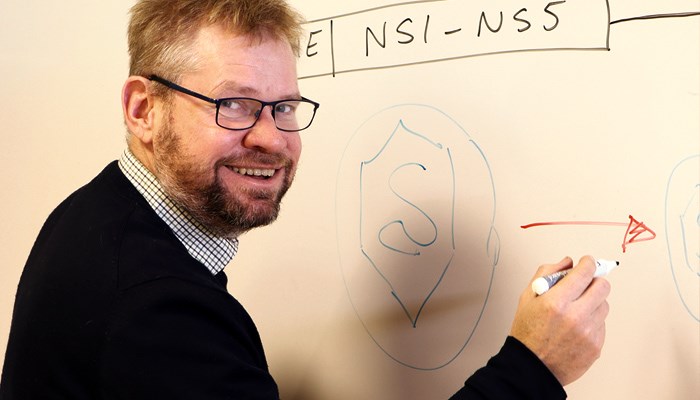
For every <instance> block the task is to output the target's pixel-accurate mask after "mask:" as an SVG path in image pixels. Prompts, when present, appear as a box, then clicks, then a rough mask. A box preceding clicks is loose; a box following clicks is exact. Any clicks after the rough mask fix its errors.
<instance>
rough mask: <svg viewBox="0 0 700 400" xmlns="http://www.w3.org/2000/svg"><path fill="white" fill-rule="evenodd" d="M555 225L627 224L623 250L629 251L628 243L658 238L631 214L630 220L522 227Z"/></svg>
mask: <svg viewBox="0 0 700 400" xmlns="http://www.w3.org/2000/svg"><path fill="white" fill-rule="evenodd" d="M554 225H583V226H590V225H595V226H626V227H627V231H626V232H625V238H624V240H623V241H622V252H623V253H624V252H626V251H627V245H630V244H632V243H638V242H645V241H647V240H653V239H654V238H656V233H655V232H654V231H653V230H651V228H649V227H648V226H646V225H645V224H644V223H643V222H639V221H637V220H636V219H635V218H634V217H633V216H631V215H630V216H629V222H604V221H553V222H535V223H532V224H527V225H522V226H521V228H523V229H529V228H534V227H537V226H554Z"/></svg>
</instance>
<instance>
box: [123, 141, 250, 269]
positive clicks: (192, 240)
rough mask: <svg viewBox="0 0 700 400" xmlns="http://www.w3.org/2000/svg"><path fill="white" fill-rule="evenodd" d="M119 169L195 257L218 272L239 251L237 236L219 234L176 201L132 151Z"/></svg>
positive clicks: (126, 154) (124, 155)
mask: <svg viewBox="0 0 700 400" xmlns="http://www.w3.org/2000/svg"><path fill="white" fill-rule="evenodd" d="M119 168H120V169H121V170H122V172H123V173H124V175H126V177H127V179H129V181H130V182H131V183H132V184H133V185H134V186H135V187H136V190H138V191H139V193H141V195H142V196H143V197H144V198H145V199H146V201H147V202H148V204H149V205H150V206H151V207H152V208H153V211H155V212H156V214H158V216H159V217H160V218H161V219H162V220H163V221H164V222H165V223H166V224H167V225H168V226H169V227H170V229H172V231H173V233H175V236H177V238H178V239H179V240H180V242H182V244H183V245H184V246H185V248H186V249H187V251H188V252H189V253H190V255H191V256H192V257H194V258H195V259H196V260H198V261H199V262H201V263H202V264H204V266H205V267H207V268H208V269H209V271H211V273H212V274H214V275H216V274H217V273H219V272H221V271H222V270H223V269H224V267H226V265H227V264H228V263H229V262H231V260H232V259H233V257H234V256H235V255H236V252H237V251H238V239H228V238H222V237H217V236H215V235H214V234H213V233H211V232H210V231H209V230H208V229H207V228H206V227H204V226H203V225H202V224H200V223H199V222H198V221H197V220H195V219H194V218H193V217H192V216H191V215H190V214H189V213H188V212H187V211H185V210H184V209H182V207H180V206H179V205H177V204H175V202H173V200H172V199H171V198H170V197H169V196H168V195H167V194H166V193H165V191H163V188H162V186H161V185H160V182H158V180H157V179H156V177H155V176H154V175H153V174H152V173H151V172H150V171H149V170H148V169H147V168H146V167H145V166H144V165H143V164H141V162H140V161H139V160H138V159H137V158H136V157H135V156H134V155H133V154H132V153H131V151H130V150H129V149H126V150H125V151H124V154H123V155H122V157H121V159H120V160H119Z"/></svg>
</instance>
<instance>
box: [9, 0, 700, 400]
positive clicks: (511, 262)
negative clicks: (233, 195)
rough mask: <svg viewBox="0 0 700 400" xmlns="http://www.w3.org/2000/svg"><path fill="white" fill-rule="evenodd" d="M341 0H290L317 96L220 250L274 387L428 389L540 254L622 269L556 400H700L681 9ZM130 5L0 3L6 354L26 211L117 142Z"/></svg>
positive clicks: (698, 49) (26, 245)
mask: <svg viewBox="0 0 700 400" xmlns="http://www.w3.org/2000/svg"><path fill="white" fill-rule="evenodd" d="M340 3H341V2H321V1H318V0H314V1H311V0H297V1H293V4H294V5H295V6H296V7H297V8H298V9H300V10H301V11H302V12H303V13H304V14H305V15H306V16H307V18H308V19H309V20H310V21H313V22H310V23H309V24H307V25H306V28H307V30H308V32H309V37H308V39H309V40H308V42H307V43H306V47H308V48H305V50H306V51H305V55H304V56H303V57H302V59H301V60H300V64H299V74H300V77H301V78H303V79H301V81H300V86H301V88H302V93H303V94H304V95H305V96H307V97H309V98H312V99H314V100H317V101H319V102H320V103H321V104H322V105H321V108H320V110H319V114H318V116H317V120H316V121H315V122H314V126H313V128H312V129H310V130H308V131H305V132H304V133H303V135H304V151H303V156H302V163H301V167H300V168H301V170H300V172H299V174H298V178H297V181H296V182H295V186H294V187H293V188H292V190H291V191H290V193H289V194H288V196H287V198H286V199H285V201H284V204H283V211H282V216H281V217H280V219H279V221H278V222H277V223H276V224H275V225H273V226H272V227H269V228H265V229H260V230H256V231H253V232H251V233H249V234H247V235H246V236H245V237H244V238H242V239H243V240H242V244H241V251H240V254H239V256H238V257H237V258H236V260H235V261H234V262H233V263H232V265H230V266H229V267H228V271H229V278H230V289H231V291H232V292H233V293H234V294H235V295H236V296H237V297H238V298H239V299H240V300H241V302H242V303H243V304H244V305H245V306H246V307H247V308H248V309H249V311H250V312H251V314H252V315H253V317H254V318H255V319H256V321H257V323H258V325H259V328H260V331H261V335H262V336H263V341H264V342H265V344H266V349H267V352H268V358H269V362H270V365H271V369H272V371H273V374H274V375H275V377H276V378H277V380H278V381H279V383H280V386H281V390H282V392H283V398H286V399H311V400H313V399H326V398H336V399H357V398H367V399H424V398H431V399H432V398H447V397H448V396H449V395H450V394H451V393H452V392H454V391H455V390H456V389H457V388H458V387H459V386H460V385H461V384H462V382H463V380H464V379H465V378H466V377H467V376H469V374H470V373H471V372H473V371H474V370H475V369H477V368H479V367H480V366H481V365H483V364H484V363H485V362H486V360H487V359H488V357H490V356H491V355H492V354H494V353H495V352H496V351H497V350H498V348H499V347H500V345H501V344H502V341H503V339H504V337H505V336H506V335H507V333H508V330H509V326H510V322H511V319H512V316H513V313H514V310H515V306H516V303H517V298H518V296H519V294H520V292H521V291H522V290H523V289H524V288H525V286H526V285H527V282H528V281H529V279H530V277H531V276H532V274H533V273H534V271H535V269H536V267H537V266H538V265H539V264H541V263H545V262H556V261H558V260H559V259H560V258H561V257H563V256H565V255H569V256H572V257H574V258H578V257H580V256H582V255H584V254H592V255H594V256H596V257H603V258H612V259H617V260H619V261H620V262H621V267H620V268H619V269H618V270H616V271H615V272H614V273H613V274H612V275H611V276H610V277H609V280H610V282H611V283H612V285H613V292H612V294H611V295H610V298H609V303H610V305H611V313H610V316H609V318H608V322H607V341H606V346H605V348H604V352H603V355H602V357H601V359H600V360H599V361H598V362H597V363H596V364H595V365H594V366H593V368H592V369H591V370H590V371H589V373H588V374H586V375H585V376H584V377H583V378H582V379H580V380H579V381H577V382H575V383H574V384H572V385H570V386H569V387H567V391H568V392H569V394H570V398H574V399H578V398H583V399H585V398H620V399H627V398H654V399H682V398H692V396H693V395H694V394H695V393H698V392H699V391H700V382H699V381H698V379H697V377H698V376H699V375H700V343H699V342H698V336H699V335H700V322H699V319H700V281H699V276H698V272H699V271H700V264H699V261H698V256H697V254H698V243H700V237H699V234H700V229H699V228H698V223H699V221H698V212H699V209H700V194H699V193H698V182H699V181H700V179H699V176H698V175H699V174H700V167H699V166H698V153H700V135H699V134H698V133H699V132H700V76H699V75H700V74H698V71H699V70H700V43H698V40H699V39H698V38H700V17H698V16H679V15H676V14H678V13H685V12H696V11H700V3H698V2H697V1H687V0H672V1H666V2H663V4H660V3H659V2H655V1H629V0H610V1H609V4H608V3H607V2H605V1H590V2H586V3H585V5H582V4H584V3H579V2H575V1H573V0H569V1H566V2H562V3H558V4H554V5H551V6H550V7H549V8H547V10H545V7H546V5H547V4H548V3H549V2H547V1H525V0H522V1H515V0H508V1H501V2H498V4H497V5H494V4H491V3H493V2H459V1H456V0H448V1H424V2H414V3H410V4H409V3H402V4H399V5H394V6H392V7H388V6H389V5H391V4H394V3H391V2H381V3H377V2H376V1H365V0H358V1H353V2H342V3H343V4H340ZM131 4H132V2H130V1H122V2H109V4H106V3H104V4H103V3H100V4H99V5H95V4H93V2H86V1H78V0H73V1H68V2H61V4H60V5H58V4H55V5H54V4H53V3H51V4H45V3H41V6H39V3H38V2H35V1H23V2H20V1H9V2H7V1H6V2H3V3H2V4H0V34H2V37H3V38H5V39H3V41H2V42H0V61H1V62H0V72H2V73H3V76H5V77H6V79H5V80H4V82H3V90H2V91H1V92H0V118H2V123H3V126H4V127H5V133H4V139H5V145H4V150H5V151H4V152H3V155H2V158H1V159H0V163H2V167H3V168H2V171H3V173H2V175H0V176H1V179H2V187H3V188H5V189H4V190H3V192H2V194H0V196H2V204H3V207H2V210H1V211H0V213H2V216H1V218H2V221H3V225H4V226H5V227H6V229H4V230H2V231H1V233H0V243H1V244H2V248H3V250H4V251H3V252H2V255H0V257H2V259H1V263H2V266H3V268H2V269H1V270H0V348H2V349H3V350H2V351H4V348H5V345H6V340H7V333H8V331H9V323H10V318H11V310H12V303H13V299H14V291H15V288H16V284H17V281H18V279H19V275H20V273H21V268H22V265H23V263H24V260H25V259H26V256H27V254H28V252H29V249H30V247H31V245H32V243H33V240H34V238H35V235H36V233H37V232H38V229H39V228H40V226H41V224H42V223H43V221H44V219H45V217H46V216H47V215H48V213H49V212H50V211H51V210H52V209H53V207H54V206H55V205H56V204H57V203H58V202H59V201H60V200H61V199H63V198H64V197H65V196H66V195H67V194H69V193H70V192H72V191H73V190H74V189H75V188H76V187H78V186H79V185H82V184H83V183H85V182H86V181H87V180H89V179H90V178H91V177H92V176H94V175H95V174H96V173H97V172H98V171H99V170H100V169H101V168H102V167H103V165H104V164H106V163H107V162H108V161H110V160H112V159H115V158H117V157H118V156H119V154H120V153H121V151H122V149H123V146H124V145H123V132H124V128H123V125H122V122H121V115H120V107H119V90H120V88H121V84H122V82H123V80H124V78H125V76H126V70H127V68H126V64H127V57H126V49H125V29H126V28H125V27H126V21H127V16H126V13H127V11H128V8H129V7H130V5H131ZM385 6H386V7H385ZM522 8H527V9H528V11H527V12H521V13H519V14H518V11H519V10H521V9H522ZM360 11H363V12H360ZM500 11H503V15H504V20H503V25H502V26H501V30H499V31H498V32H491V30H488V27H486V25H485V24H483V23H482V24H481V33H479V26H480V25H479V21H480V17H481V13H482V12H484V13H485V14H484V15H485V17H486V20H487V22H488V23H489V26H490V27H491V28H492V29H495V28H496V27H497V25H498V22H499V20H500V18H499V15H500V14H499V13H500ZM547 11H549V12H547ZM515 14H517V19H516V18H514V15H515ZM659 14H663V15H665V16H667V17H668V16H670V15H672V14H674V15H675V17H674V18H670V17H668V18H652V19H638V18H637V17H641V16H649V15H659ZM555 16H556V17H555ZM557 18H558V20H557ZM628 19H630V20H628ZM331 21H332V36H331ZM523 21H527V22H528V23H529V24H530V29H528V30H526V31H524V32H518V29H523V28H525V27H526V26H527V25H528V24H527V23H525V22H523ZM385 22H386V30H384V23H385ZM557 22H558V24H557ZM611 23H612V24H611ZM545 27H546V28H547V29H545ZM368 28H369V31H368ZM460 29H461V30H460ZM311 32H317V33H314V34H311ZM384 32H386V39H385V40H384ZM331 44H332V46H331ZM312 54H315V55H313V56H310V55H312ZM532 224H535V225H534V226H531V227H527V226H528V225H532ZM523 226H525V227H526V228H523ZM281 254H283V255H284V256H282V257H280V255H281ZM287 254H289V256H287ZM0 354H2V353H0Z"/></svg>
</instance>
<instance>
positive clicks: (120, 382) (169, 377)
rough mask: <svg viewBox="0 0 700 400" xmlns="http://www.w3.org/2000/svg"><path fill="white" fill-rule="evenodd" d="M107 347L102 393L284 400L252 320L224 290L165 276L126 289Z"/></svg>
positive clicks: (124, 396) (133, 397)
mask: <svg viewBox="0 0 700 400" xmlns="http://www.w3.org/2000/svg"><path fill="white" fill-rule="evenodd" d="M104 347H105V348H104V351H103V353H102V360H101V363H100V365H101V371H100V372H101V374H100V375H101V376H102V382H101V384H100V387H101V389H102V391H103V393H102V395H103V397H104V398H105V399H114V400H116V399H130V400H137V399H156V398H163V399H210V400H213V399H222V400H223V399H231V398H236V399H250V400H253V399H254V400H277V399H278V398H279V394H278V392H277V385H276V384H275V382H274V380H273V379H272V377H271V376H270V373H269V371H268V368H267V363H266V360H265V356H264V353H263V349H262V344H261V342H260V338H259V336H258V332H257V330H256V329H255V326H254V324H253V322H252V320H250V318H249V316H248V314H247V313H246V312H245V311H244V310H243V307H242V306H240V305H239V303H238V302H237V301H236V300H235V299H233V298H232V297H230V296H229V295H228V294H226V293H224V292H222V291H216V290H212V289H209V288H206V287H202V286H199V285H196V284H192V283H190V282H187V281H183V280H180V279H168V278H166V279H158V280H155V281H152V282H148V283H145V284H142V285H139V286H138V287H135V288H132V289H129V290H128V292H127V293H125V295H124V296H123V297H122V299H121V301H120V302H119V306H118V307H117V310H116V312H115V314H114V316H113V323H112V325H111V328H110V329H109V331H108V332H107V335H106V337H105V346H104Z"/></svg>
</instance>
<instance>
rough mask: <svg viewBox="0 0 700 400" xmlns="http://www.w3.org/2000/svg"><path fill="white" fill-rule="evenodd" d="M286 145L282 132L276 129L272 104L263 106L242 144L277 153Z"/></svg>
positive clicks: (250, 147)
mask: <svg viewBox="0 0 700 400" xmlns="http://www.w3.org/2000/svg"><path fill="white" fill-rule="evenodd" d="M286 145H287V140H286V138H285V136H284V132H282V131H280V130H279V129H277V125H275V119H274V117H273V116H272V106H270V107H269V108H268V106H264V107H263V109H262V110H260V116H259V118H258V121H257V122H256V123H255V125H254V126H253V127H252V128H250V130H249V131H248V132H247V133H246V135H245V137H244V138H243V146H245V147H246V148H249V149H256V150H258V151H262V152H265V153H279V152H281V151H282V150H284V148H285V147H286Z"/></svg>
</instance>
